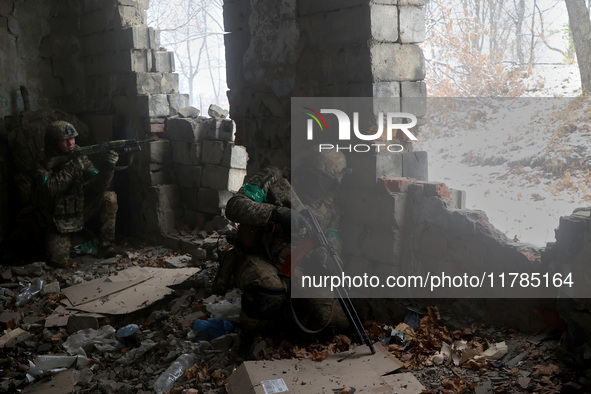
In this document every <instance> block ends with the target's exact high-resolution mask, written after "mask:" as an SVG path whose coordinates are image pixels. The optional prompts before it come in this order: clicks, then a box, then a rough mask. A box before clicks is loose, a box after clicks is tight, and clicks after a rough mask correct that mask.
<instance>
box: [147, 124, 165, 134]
mask: <svg viewBox="0 0 591 394" xmlns="http://www.w3.org/2000/svg"><path fill="white" fill-rule="evenodd" d="M165 131H166V125H165V124H164V123H152V124H151V125H150V132H152V133H164V132H165Z"/></svg>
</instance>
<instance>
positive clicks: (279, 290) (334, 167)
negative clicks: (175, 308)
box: [216, 152, 348, 333]
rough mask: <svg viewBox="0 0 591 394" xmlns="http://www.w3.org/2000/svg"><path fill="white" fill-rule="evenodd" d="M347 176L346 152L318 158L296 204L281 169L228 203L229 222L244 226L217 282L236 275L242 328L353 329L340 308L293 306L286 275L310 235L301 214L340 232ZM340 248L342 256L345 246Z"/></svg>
mask: <svg viewBox="0 0 591 394" xmlns="http://www.w3.org/2000/svg"><path fill="white" fill-rule="evenodd" d="M345 172H347V168H346V161H345V157H344V155H343V154H342V153H341V152H323V153H322V154H319V153H315V154H313V155H312V156H311V157H310V158H309V160H306V162H305V164H304V165H303V166H302V167H300V168H298V170H297V176H298V177H301V178H298V179H306V184H305V185H302V186H303V187H302V188H301V189H299V190H297V193H298V194H297V196H296V195H295V194H293V200H295V201H292V187H291V184H290V179H289V174H288V173H287V172H286V171H285V170H284V171H281V170H279V169H278V168H275V167H267V168H265V169H263V170H260V171H259V172H258V173H256V174H255V175H254V176H253V177H251V178H250V179H248V180H247V181H246V182H245V184H244V185H243V187H242V188H241V189H240V191H239V192H238V193H237V194H236V195H235V196H234V197H232V198H231V199H230V200H229V201H228V203H227V205H226V216H227V217H228V219H230V220H232V221H234V222H237V223H239V226H238V234H237V241H236V242H235V245H234V246H235V247H234V256H233V262H232V263H231V265H230V266H231V267H232V268H228V265H229V264H227V263H226V262H224V261H222V265H221V267H220V269H221V271H225V272H220V273H219V274H218V278H216V279H217V280H218V281H219V280H220V278H219V277H220V276H224V275H226V278H225V280H227V276H228V275H231V274H233V278H234V281H233V283H232V284H234V285H235V286H236V287H238V288H239V289H240V290H241V291H242V312H241V317H240V322H241V324H242V325H243V327H244V329H245V330H247V331H250V332H256V333H262V332H264V331H266V330H269V331H275V329H276V328H277V327H278V326H281V327H283V328H285V327H290V326H295V325H298V326H299V327H300V328H301V329H302V330H303V331H305V332H309V333H316V332H320V331H322V330H323V329H325V328H327V327H339V328H344V327H347V325H348V323H347V320H346V317H345V315H344V313H343V312H342V309H341V307H340V305H339V303H338V302H335V300H334V299H297V300H296V299H293V300H292V299H290V279H289V277H287V276H284V275H281V274H280V272H281V271H282V269H284V264H285V262H286V260H287V259H288V257H289V256H290V253H291V250H292V248H291V245H292V243H293V244H294V245H297V244H298V243H299V241H301V240H302V239H303V238H304V237H305V236H306V233H307V231H308V230H307V228H308V226H309V224H308V223H307V222H306V220H305V219H304V218H303V217H302V216H301V215H300V214H299V213H298V212H299V211H300V210H301V209H309V210H310V211H312V212H314V214H315V215H316V217H317V218H318V220H319V222H320V224H321V225H322V227H323V228H325V229H333V230H334V229H338V226H339V223H340V215H339V212H338V207H337V204H336V201H335V199H336V194H337V193H336V190H337V187H338V184H339V182H340V180H341V179H342V177H343V174H344V173H345ZM298 197H299V198H298ZM292 234H293V237H294V239H291V235H292ZM296 238H298V239H296ZM335 241H336V239H335ZM331 242H332V240H331ZM337 243H338V241H337ZM334 245H335V246H333V247H334V248H335V249H336V250H339V245H337V244H334ZM312 255H313V254H312ZM319 263H320V264H321V263H322V262H319ZM218 284H219V283H218ZM226 285H227V284H226Z"/></svg>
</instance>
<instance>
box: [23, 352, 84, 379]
mask: <svg viewBox="0 0 591 394" xmlns="http://www.w3.org/2000/svg"><path fill="white" fill-rule="evenodd" d="M93 362H94V360H93V359H91V358H88V357H87V356H86V353H85V352H84V350H82V349H80V348H79V349H78V354H76V355H68V354H43V355H39V356H37V357H35V359H34V360H33V361H29V366H30V368H29V371H28V375H30V379H31V380H34V379H35V378H36V377H37V376H40V375H43V374H44V373H45V372H50V373H56V372H60V371H63V370H66V369H69V368H81V367H85V366H87V365H91V364H93Z"/></svg>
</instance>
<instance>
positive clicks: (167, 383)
mask: <svg viewBox="0 0 591 394" xmlns="http://www.w3.org/2000/svg"><path fill="white" fill-rule="evenodd" d="M194 362H195V361H194V359H193V356H192V355H190V354H187V353H185V354H181V355H180V356H179V357H178V358H177V359H176V361H175V362H173V363H172V364H170V366H169V367H168V368H167V369H166V371H164V372H163V373H162V375H160V376H159V377H158V379H156V381H155V382H154V386H153V387H154V390H155V391H156V393H157V394H162V393H164V392H169V391H170V390H171V389H172V387H173V386H174V382H176V381H177V380H178V378H180V377H181V376H183V374H184V373H185V371H187V369H189V368H191V367H192V366H193V363H194Z"/></svg>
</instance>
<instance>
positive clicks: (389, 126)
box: [303, 107, 417, 153]
mask: <svg viewBox="0 0 591 394" xmlns="http://www.w3.org/2000/svg"><path fill="white" fill-rule="evenodd" d="M303 108H304V110H305V112H304V113H305V114H306V115H307V116H309V117H310V119H308V120H307V125H306V129H307V130H306V131H307V139H308V141H312V140H314V129H317V130H318V129H319V130H320V132H324V133H328V132H329V130H328V124H327V122H326V119H325V118H324V116H322V114H332V115H334V116H336V120H337V122H338V125H339V126H338V140H339V141H351V138H352V134H353V135H354V138H356V139H358V140H361V141H374V142H373V143H371V144H369V143H362V144H325V143H322V144H318V151H319V152H322V151H327V150H336V151H347V152H369V151H370V150H372V149H374V150H375V151H376V152H380V151H388V152H391V153H397V152H402V151H403V150H404V147H403V146H402V145H400V144H394V143H387V142H388V141H392V140H393V139H394V138H395V137H396V134H395V133H394V130H400V131H402V133H404V135H406V137H407V138H408V139H409V140H411V141H416V140H417V137H415V136H414V134H413V133H411V131H410V129H411V128H413V127H414V126H416V124H417V117H416V116H415V115H413V114H411V113H407V112H387V113H386V114H385V115H384V113H383V112H379V113H378V116H377V127H373V128H371V130H370V132H371V133H370V134H364V133H362V132H361V131H360V130H359V112H353V122H351V118H350V117H349V115H347V114H346V113H345V112H344V111H341V110H338V109H334V108H333V109H324V108H323V109H320V111H316V110H314V109H312V108H310V107H303ZM404 120H410V122H407V123H402V122H403V121H404ZM315 125H316V126H315ZM351 131H352V133H351ZM378 141H383V142H378Z"/></svg>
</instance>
